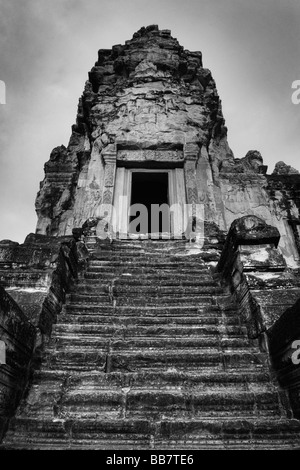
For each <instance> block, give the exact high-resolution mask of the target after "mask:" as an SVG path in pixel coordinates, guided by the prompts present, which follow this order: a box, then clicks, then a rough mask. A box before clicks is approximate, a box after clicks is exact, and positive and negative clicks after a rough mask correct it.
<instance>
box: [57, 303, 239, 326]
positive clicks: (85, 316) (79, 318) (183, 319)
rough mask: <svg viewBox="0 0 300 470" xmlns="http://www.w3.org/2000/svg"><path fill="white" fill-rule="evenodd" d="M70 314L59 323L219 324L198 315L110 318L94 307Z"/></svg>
mask: <svg viewBox="0 0 300 470" xmlns="http://www.w3.org/2000/svg"><path fill="white" fill-rule="evenodd" d="M69 308H70V310H68V311H70V313H67V314H65V315H62V314H61V315H60V317H59V319H60V321H61V322H63V323H65V322H68V323H70V324H71V325H73V324H74V323H75V324H86V323H93V324H95V323H96V324H99V323H100V324H102V325H107V326H109V325H116V324H118V325H126V326H127V327H128V326H130V325H138V326H149V325H150V326H155V325H159V326H164V327H166V326H168V325H170V324H171V325H178V326H187V325H189V326H199V325H203V326H207V325H218V324H220V320H219V318H218V317H216V316H212V315H210V316H204V315H202V316H199V315H193V316H191V315H189V314H187V315H186V316H180V315H178V316H177V317H174V316H172V314H170V315H169V316H168V315H163V314H161V315H159V316H155V315H145V316H144V315H143V314H142V313H140V314H139V315H134V314H131V313H128V314H126V315H124V316H122V315H120V314H118V315H117V316H115V315H114V316H111V314H109V313H103V314H101V315H100V314H98V313H97V312H98V311H99V308H98V307H95V313H94V314H93V313H91V312H92V310H91V308H89V309H87V310H86V312H85V313H84V311H83V309H82V308H81V307H79V306H77V307H76V308H77V311H75V309H72V308H71V307H69ZM222 323H223V324H224V325H226V326H229V325H235V326H237V325H239V319H238V318H236V317H234V316H232V317H227V318H226V319H222Z"/></svg>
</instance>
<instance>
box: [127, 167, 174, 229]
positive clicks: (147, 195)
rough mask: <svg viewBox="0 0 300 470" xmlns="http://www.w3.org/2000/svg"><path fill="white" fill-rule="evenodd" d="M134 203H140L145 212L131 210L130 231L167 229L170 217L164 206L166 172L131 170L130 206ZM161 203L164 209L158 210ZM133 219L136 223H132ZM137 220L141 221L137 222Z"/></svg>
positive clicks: (166, 193) (166, 187)
mask: <svg viewBox="0 0 300 470" xmlns="http://www.w3.org/2000/svg"><path fill="white" fill-rule="evenodd" d="M134 204H142V205H143V206H144V207H145V208H146V209H147V212H145V211H137V210H133V211H132V212H131V213H130V214H131V215H130V218H129V222H130V232H131V233H151V232H166V231H169V230H170V228H169V225H170V217H169V213H168V212H167V206H166V205H168V204H169V197H168V173H161V172H150V171H149V172H148V171H145V172H132V189H131V206H133V205H134ZM162 204H164V205H165V206H164V207H163V208H162V209H164V210H161V211H160V212H158V205H159V206H161V205H162ZM154 205H156V206H154ZM145 214H146V215H145ZM142 216H143V219H141V217H142ZM134 220H135V221H136V223H132V222H133V221H134ZM138 220H141V223H137V222H138Z"/></svg>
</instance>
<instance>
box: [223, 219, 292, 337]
mask: <svg viewBox="0 0 300 470" xmlns="http://www.w3.org/2000/svg"><path fill="white" fill-rule="evenodd" d="M279 241H280V233H279V231H278V229H277V228H276V227H274V226H271V225H268V224H267V223H266V222H265V221H264V220H262V219H260V218H259V217H256V216H251V215H250V216H244V217H242V218H240V219H236V220H235V221H234V222H233V223H232V225H231V227H230V230H229V233H228V236H227V239H226V242H225V245H224V248H223V251H222V254H221V257H220V260H219V262H218V265H217V269H218V271H219V272H220V273H221V274H222V277H223V279H224V280H225V282H226V283H227V284H228V285H229V287H230V290H231V293H232V295H233V297H234V298H235V299H236V300H237V301H238V303H239V305H240V309H241V315H242V317H243V320H244V321H245V322H246V324H247V326H248V334H249V336H250V337H252V338H259V337H260V335H261V334H262V333H264V332H266V331H267V330H268V329H269V328H270V327H272V325H273V324H274V323H275V322H276V321H277V320H278V319H279V318H280V316H281V315H282V313H283V312H284V311H285V310H286V309H287V307H288V306H289V305H293V303H294V302H295V301H296V299H298V298H299V297H300V280H299V277H298V276H297V274H296V273H294V272H293V271H292V270H290V269H288V267H287V264H286V261H285V259H284V257H283V255H282V254H281V252H280V251H279V249H278V248H277V247H278V244H279Z"/></svg>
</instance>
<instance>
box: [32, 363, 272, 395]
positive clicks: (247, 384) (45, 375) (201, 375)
mask: <svg viewBox="0 0 300 470" xmlns="http://www.w3.org/2000/svg"><path fill="white" fill-rule="evenodd" d="M32 384H33V387H37V386H39V387H40V390H44V391H46V392H47V391H49V389H51V390H52V389H53V390H56V389H57V386H58V384H59V386H63V384H65V386H66V387H67V388H69V387H70V386H80V387H83V386H84V385H85V384H86V385H87V386H88V387H93V388H94V387H103V388H105V389H106V388H108V387H109V388H112V389H114V390H115V389H119V388H122V389H123V388H127V387H130V388H131V389H139V388H143V389H144V388H146V389H147V390H150V389H152V388H160V389H166V390H169V389H173V388H174V387H175V388H176V389H177V388H178V387H180V388H183V389H187V388H192V389H194V388H195V389H198V390H202V389H203V390H209V389H211V388H212V387H214V388H215V389H220V390H222V389H223V388H224V387H226V389H229V388H231V387H233V388H235V389H237V388H239V389H240V390H248V391H255V390H257V389H259V390H261V387H262V386H263V387H264V389H265V390H274V388H275V387H276V386H275V384H273V382H272V381H271V378H270V373H269V372H268V371H266V370H263V371H262V370H261V369H257V370H254V371H251V370H249V369H245V370H243V369H241V368H240V369H239V370H238V371H236V370H227V371H222V370H221V371H214V370H212V371H211V370H208V369H200V368H199V369H198V370H196V371H192V372H189V371H186V370H184V371H178V370H177V369H175V368H169V369H167V370H166V371H162V370H158V371H154V372H153V371H150V372H149V371H143V372H141V371H137V372H124V371H123V372H110V373H105V372H101V371H98V370H90V371H88V372H85V371H82V372H81V374H80V375H79V374H77V373H76V372H72V371H65V370H64V369H54V370H52V369H47V367H46V364H44V366H43V368H42V369H39V370H36V371H35V372H34V376H33V382H32ZM258 387H259V388H258ZM35 390H36V389H35Z"/></svg>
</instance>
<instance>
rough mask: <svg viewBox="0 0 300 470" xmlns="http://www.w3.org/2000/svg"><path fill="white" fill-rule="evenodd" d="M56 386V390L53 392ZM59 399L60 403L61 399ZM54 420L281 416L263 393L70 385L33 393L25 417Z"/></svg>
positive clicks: (270, 393)
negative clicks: (66, 417)
mask: <svg viewBox="0 0 300 470" xmlns="http://www.w3.org/2000/svg"><path fill="white" fill-rule="evenodd" d="M51 385H52V387H51ZM59 395H61V398H60V399H59ZM41 411H42V414H43V417H44V418H45V417H46V416H49V417H52V418H55V415H56V413H57V412H58V413H59V414H60V415H67V416H69V417H77V418H78V419H79V418H83V417H84V418H87V417H90V418H95V417H96V416H98V417H100V416H101V418H103V417H104V416H106V417H107V419H111V418H118V417H121V416H124V415H126V417H127V418H128V417H132V418H134V417H141V418H142V417H146V416H147V417H149V418H151V417H153V418H154V417H155V419H162V418H166V417H172V418H173V419H174V418H176V417H178V418H180V417H181V418H184V417H186V418H190V419H194V418H197V417H200V416H201V417H213V416H215V415H218V416H219V417H220V418H223V417H226V416H231V414H232V412H233V411H235V412H237V413H238V414H239V416H240V417H241V416H244V417H249V416H257V417H262V416H282V410H281V405H280V401H279V396H278V393H277V391H275V390H274V389H273V390H268V389H267V387H265V388H264V387H263V386H262V387H261V389H260V390H255V391H249V390H242V389H238V388H237V387H236V388H235V389H233V388H229V387H226V388H223V389H220V388H219V389H213V388H212V389H211V390H199V389H193V390H190V389H185V388H183V389H180V387H177V389H176V388H175V387H173V389H172V388H170V389H166V388H164V389H161V388H156V389H155V388H152V389H151V390H147V389H146V388H144V389H142V388H140V389H134V388H131V387H125V388H123V389H121V388H118V389H112V388H105V387H103V386H102V387H91V386H90V385H89V384H87V383H85V384H82V386H78V385H77V386H76V385H74V384H68V385H67V386H66V387H65V388H63V393H61V394H59V389H58V388H57V384H49V386H48V389H41V388H37V387H33V389H32V392H31V394H29V396H28V405H27V407H25V408H24V409H23V412H26V413H30V416H31V417H34V416H36V417H38V416H39V415H40V414H41Z"/></svg>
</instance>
